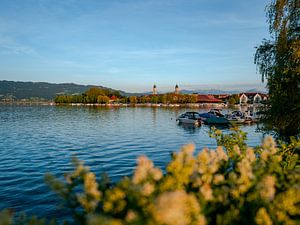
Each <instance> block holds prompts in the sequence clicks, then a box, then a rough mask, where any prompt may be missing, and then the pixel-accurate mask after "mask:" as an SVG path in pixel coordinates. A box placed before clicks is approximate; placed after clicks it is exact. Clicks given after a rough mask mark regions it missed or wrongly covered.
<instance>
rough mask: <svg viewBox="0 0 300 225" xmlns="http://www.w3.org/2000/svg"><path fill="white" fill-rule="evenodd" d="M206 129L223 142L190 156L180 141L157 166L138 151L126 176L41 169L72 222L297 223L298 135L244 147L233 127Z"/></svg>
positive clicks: (299, 186) (171, 224) (133, 224)
mask: <svg viewBox="0 0 300 225" xmlns="http://www.w3.org/2000/svg"><path fill="white" fill-rule="evenodd" d="M212 136H214V137H215V138H216V139H217V142H218V144H219V145H223V147H218V148H217V149H216V150H208V149H203V150H202V151H201V152H199V153H198V154H197V155H196V156H194V155H195V154H194V149H195V147H194V145H186V146H184V147H183V148H182V149H181V151H180V152H178V153H174V154H173V156H172V160H171V162H170V163H169V164H168V165H167V167H166V172H165V173H163V172H162V171H161V170H160V169H159V168H156V167H155V166H154V165H153V163H152V161H151V160H149V159H148V158H147V157H145V156H141V157H140V158H139V159H138V163H137V167H136V169H135V171H134V174H133V176H132V177H130V178H128V177H125V178H123V179H122V180H121V181H120V182H118V183H116V184H114V185H111V184H109V182H108V179H107V177H106V176H103V177H101V179H99V181H97V179H96V176H95V174H94V173H92V172H90V170H89V168H88V167H86V166H84V165H83V163H82V162H79V161H77V160H74V161H73V163H74V171H73V172H71V173H69V174H66V176H65V181H60V180H58V179H56V178H55V177H53V176H52V175H46V182H47V183H48V184H49V185H50V186H51V187H52V189H53V190H54V191H56V192H57V193H58V194H59V195H60V196H61V197H62V199H63V200H64V202H65V206H66V207H67V208H68V209H71V211H72V215H73V219H74V222H72V224H88V225H96V224H105V225H106V224H107V225H125V224H128V225H139V224H142V225H146V224H148V225H152V224H153V225H159V224H161V225H185V224H190V225H193V224H195V225H196V224H197V225H202V224H203V225H204V224H265V225H271V224H291V225H292V224H295V225H296V224H300V168H299V160H298V154H299V148H300V142H299V141H297V140H292V141H291V143H290V144H289V145H285V144H280V145H277V144H276V143H275V142H274V140H273V139H272V138H271V137H267V138H266V139H265V140H264V141H263V143H262V145H261V146H258V147H257V148H255V149H252V148H249V147H248V146H247V145H246V144H245V139H246V135H245V134H244V133H243V132H241V131H239V130H234V131H233V132H232V133H231V134H228V135H224V134H222V133H221V132H220V131H215V132H214V133H212ZM1 218H2V220H1V221H2V223H1V222H0V224H1V225H2V224H12V223H13V219H12V217H11V215H10V213H9V212H8V211H5V212H3V213H2V215H1ZM5 220H6V221H5ZM20 221H23V222H22V223H23V224H48V223H47V222H45V221H43V220H37V219H35V218H33V219H32V218H31V219H26V218H23V219H22V220H20V219H19V220H18V222H15V224H19V223H21V222H20ZM52 224H55V222H52Z"/></svg>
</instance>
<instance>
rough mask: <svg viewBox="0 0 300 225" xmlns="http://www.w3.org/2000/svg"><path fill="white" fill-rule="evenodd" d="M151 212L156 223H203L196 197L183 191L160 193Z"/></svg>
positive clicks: (166, 224)
mask: <svg viewBox="0 0 300 225" xmlns="http://www.w3.org/2000/svg"><path fill="white" fill-rule="evenodd" d="M153 214H154V215H153V217H154V219H155V220H156V221H157V223H158V224H164V225H187V224H199V225H202V224H203V225H204V224H205V218H204V217H203V215H201V213H200V207H199V204H198V202H197V200H196V198H195V197H194V196H193V195H188V194H187V193H186V192H185V191H175V192H167V193H163V194H162V195H160V196H159V197H158V199H157V201H156V205H155V208H154V210H153Z"/></svg>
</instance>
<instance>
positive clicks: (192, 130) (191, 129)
mask: <svg viewBox="0 0 300 225" xmlns="http://www.w3.org/2000/svg"><path fill="white" fill-rule="evenodd" d="M178 127H181V128H183V130H185V131H186V132H187V133H189V134H195V133H199V130H200V129H201V126H195V125H194V124H185V123H178Z"/></svg>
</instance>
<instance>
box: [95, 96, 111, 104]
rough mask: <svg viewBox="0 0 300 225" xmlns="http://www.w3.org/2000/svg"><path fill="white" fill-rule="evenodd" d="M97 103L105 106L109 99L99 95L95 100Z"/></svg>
mask: <svg viewBox="0 0 300 225" xmlns="http://www.w3.org/2000/svg"><path fill="white" fill-rule="evenodd" d="M97 102H98V103H100V104H107V103H109V97H107V96H101V95H99V96H98V98H97Z"/></svg>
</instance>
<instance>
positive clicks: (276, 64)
mask: <svg viewBox="0 0 300 225" xmlns="http://www.w3.org/2000/svg"><path fill="white" fill-rule="evenodd" d="M267 17H268V23H269V32H270V35H271V38H270V40H264V41H263V42H262V44H261V45H260V46H259V47H258V48H257V50H256V54H255V59H254V61H255V64H256V65H257V68H258V70H259V72H260V73H261V75H262V79H263V81H264V79H266V80H267V88H268V89H269V96H270V101H269V107H268V109H267V110H266V112H265V116H264V122H265V128H266V129H267V130H273V131H275V132H277V134H278V135H279V136H282V137H289V136H292V135H299V130H300V1H299V0H272V1H271V3H270V4H269V5H268V7H267Z"/></svg>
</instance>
